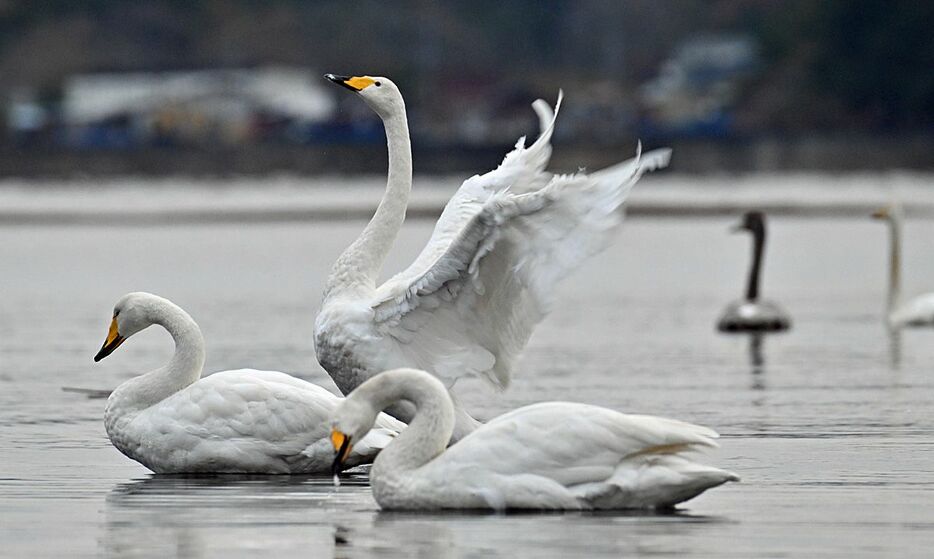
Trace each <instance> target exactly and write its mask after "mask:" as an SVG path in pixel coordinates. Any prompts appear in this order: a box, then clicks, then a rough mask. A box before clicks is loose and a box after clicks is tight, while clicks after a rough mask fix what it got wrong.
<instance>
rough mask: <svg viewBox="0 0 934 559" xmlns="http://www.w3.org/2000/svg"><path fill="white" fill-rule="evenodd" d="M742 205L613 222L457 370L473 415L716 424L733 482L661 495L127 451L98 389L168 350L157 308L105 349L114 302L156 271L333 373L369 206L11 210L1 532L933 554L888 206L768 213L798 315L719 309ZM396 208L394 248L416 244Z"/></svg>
mask: <svg viewBox="0 0 934 559" xmlns="http://www.w3.org/2000/svg"><path fill="white" fill-rule="evenodd" d="M733 221H734V220H733V219H732V218H721V217H710V218H703V219H698V218H677V219H671V218H648V217H635V218H632V219H630V220H628V221H627V223H626V226H625V227H624V228H623V230H622V231H621V233H620V235H619V238H618V239H617V241H616V243H615V244H614V245H613V246H612V247H611V248H610V249H609V250H608V251H606V252H605V253H603V254H601V255H600V256H599V257H597V258H595V259H593V260H591V261H590V262H589V263H588V264H587V265H586V266H584V267H582V268H581V269H580V270H579V271H578V272H577V273H576V274H575V275H574V276H573V277H571V278H570V279H569V280H568V281H567V282H565V283H564V284H562V287H561V293H560V295H559V297H558V304H557V305H556V307H555V309H554V312H553V313H552V314H551V315H550V316H549V317H548V318H547V319H546V321H545V322H544V323H543V324H542V325H541V326H540V327H539V329H538V330H537V331H536V333H535V335H534V336H533V338H532V341H531V344H530V346H529V348H528V349H527V351H526V353H525V356H524V358H523V359H522V361H521V362H520V364H519V368H518V371H517V374H516V378H515V381H514V384H513V385H512V387H511V388H510V389H509V390H508V391H507V392H505V393H503V394H494V393H491V392H489V391H485V390H482V389H481V388H480V387H478V386H476V385H470V384H469V383H466V385H465V386H464V387H463V388H464V394H465V396H464V397H465V399H467V400H468V402H469V403H470V406H469V408H470V409H472V410H474V411H475V412H476V413H477V414H478V415H479V416H481V417H486V418H489V417H492V416H494V415H496V414H498V413H501V412H503V411H505V410H508V409H510V408H513V407H515V406H519V405H523V404H529V403H533V402H538V401H542V400H557V399H561V400H575V401H581V402H588V403H592V404H598V405H602V406H608V407H612V408H614V409H618V410H621V411H625V412H633V413H648V414H656V415H663V416H668V417H673V418H677V419H682V420H687V421H692V422H696V423H700V424H703V425H707V426H710V427H713V428H715V429H717V430H718V431H719V432H720V433H721V434H722V435H723V438H722V448H721V449H719V450H717V451H715V452H712V453H710V454H709V455H708V456H707V457H706V460H707V461H709V462H710V463H713V464H715V465H718V466H721V467H724V468H727V469H730V470H733V471H735V472H737V473H738V474H739V475H740V476H741V477H742V479H743V481H742V482H741V483H735V484H730V485H727V486H724V487H721V488H718V489H715V490H712V491H710V492H708V493H706V494H704V495H702V496H701V497H699V498H697V499H695V500H693V501H690V502H688V503H686V504H685V505H683V506H682V508H681V509H680V510H679V512H677V513H676V514H664V515H655V514H645V513H636V514H633V513H628V514H627V513H619V514H605V513H604V514H586V513H575V514H548V515H532V514H508V515H496V514H489V515H487V514H399V513H383V512H380V511H379V510H378V508H377V506H376V504H375V502H374V501H373V499H372V497H371V496H370V492H369V488H368V487H367V484H366V478H365V477H362V476H361V477H357V478H354V479H351V480H347V483H345V484H343V485H342V486H341V487H340V488H334V487H332V486H331V482H330V479H316V478H288V477H252V478H229V477H228V478H224V477H218V478H179V477H157V476H153V475H151V474H150V473H148V472H147V470H145V469H144V468H143V467H142V466H140V465H138V464H136V463H135V462H132V461H130V460H128V459H126V458H125V457H123V456H122V455H121V454H120V453H118V452H117V451H116V450H115V449H114V448H113V447H111V445H110V443H109V442H108V440H107V438H106V436H105V434H104V429H103V424H102V413H103V407H104V400H102V399H92V398H88V397H87V396H85V395H84V394H81V393H74V392H67V391H63V390H62V388H63V387H80V388H93V389H110V388H113V387H115V386H116V385H117V384H119V383H120V382H122V381H123V380H125V379H127V378H130V377H132V376H134V375H136V374H138V373H142V372H145V371H148V370H150V369H153V368H155V367H157V366H160V365H161V364H163V363H164V362H165V361H166V360H167V359H168V358H169V356H170V355H171V352H172V349H173V348H172V343H171V339H170V338H169V336H168V334H167V333H165V332H164V331H162V330H160V329H157V328H151V329H150V330H147V331H145V332H143V333H141V334H140V335H138V336H135V337H134V338H133V339H132V340H131V341H130V342H128V343H126V344H125V345H124V346H123V347H122V348H120V350H119V351H117V352H116V353H115V354H114V355H113V356H112V357H110V358H108V359H107V360H105V361H103V362H101V363H99V364H95V363H94V362H93V361H92V359H91V358H92V356H93V355H94V354H95V353H96V352H97V350H98V348H99V347H100V344H101V342H102V341H103V339H104V336H105V334H106V331H107V326H108V324H109V320H110V315H111V312H112V307H113V304H114V302H115V301H116V300H117V299H118V298H119V297H120V296H121V295H123V294H124V293H126V292H129V291H139V290H144V291H151V292H154V293H157V294H160V295H162V296H165V297H168V298H170V299H172V300H173V301H175V302H176V303H178V304H179V305H181V306H182V307H184V308H185V309H186V310H188V311H189V312H190V313H191V315H192V316H193V317H194V318H195V320H196V321H198V323H199V324H200V325H201V327H202V329H203V331H204V335H205V339H206V340H207V344H208V361H207V367H206V371H207V372H212V371H218V370H223V369H227V368H239V367H245V366H251V367H256V368H265V369H274V370H281V371H286V372H289V373H292V374H295V375H297V376H300V377H302V378H305V379H308V380H312V381H316V382H321V383H322V384H325V385H326V386H328V387H330V388H332V389H333V385H332V384H331V383H330V380H329V379H328V378H327V377H326V376H325V375H324V373H323V372H322V371H321V369H320V368H319V367H318V365H317V363H316V362H315V358H314V351H313V348H312V328H313V322H314V317H315V312H316V310H317V306H318V304H319V301H320V294H321V291H322V288H323V282H324V279H325V276H326V273H327V270H328V269H329V267H330V264H331V262H333V260H334V259H335V257H336V256H337V254H338V253H339V252H340V250H341V249H342V248H343V247H344V246H345V245H346V244H347V243H349V242H350V240H351V239H352V238H353V237H354V236H355V235H356V233H357V232H359V230H360V229H361V228H362V226H363V223H364V222H363V221H356V220H351V221H327V222H318V223H301V222H282V223H263V222H256V223H251V224H248V225H235V224H223V223H212V224H207V225H197V224H190V223H188V224H181V225H172V224H170V223H166V224H161V225H149V226H142V227H136V226H132V225H111V226H107V227H104V226H95V225H86V224H85V225H70V226H64V225H54V224H49V223H46V224H43V225H28V224H19V225H10V224H7V225H5V226H3V225H2V223H0V264H2V273H0V294H2V303H0V555H3V556H8V557H63V556H68V557H79V556H81V557H84V556H104V557H110V556H112V557H129V556H156V557H217V556H223V557H239V556H264V557H287V556H292V555H295V556H305V557H330V556H334V557H426V558H436V557H484V558H487V557H504V558H513V557H535V558H541V557H604V556H605V557H620V556H654V557H712V556H716V557H737V558H749V557H787V556H799V557H863V556H867V557H869V556H876V557H930V553H931V549H932V548H934V366H932V364H934V330H916V331H906V332H904V333H902V334H901V336H900V337H894V336H890V335H889V334H888V332H887V330H886V329H885V327H884V326H883V322H882V320H881V313H882V309H883V302H884V294H885V288H886V278H887V270H886V263H887V258H888V257H887V248H888V245H887V242H888V239H887V237H886V229H885V228H884V227H883V226H882V225H881V224H879V223H874V222H872V221H870V220H868V219H865V220H862V219H856V218H846V219H818V218H812V219H803V218H792V217H780V218H776V219H773V220H772V221H771V222H770V225H771V229H770V236H769V244H768V246H767V254H766V264H765V273H764V285H763V289H764V293H765V295H766V296H767V297H768V298H771V299H774V300H776V301H778V302H780V303H782V304H783V305H784V306H785V307H786V309H787V310H788V311H789V312H790V313H791V315H792V317H793V320H794V327H793V329H792V331H791V332H789V333H787V334H781V335H772V336H767V337H765V338H762V339H760V340H754V339H750V338H749V337H747V336H745V335H732V336H727V335H720V334H718V333H716V332H715V330H714V323H715V320H716V318H717V315H718V313H719V312H720V310H721V309H722V308H723V307H724V306H725V305H726V303H727V302H728V301H729V300H731V299H733V298H735V297H737V296H738V295H739V294H740V293H741V292H742V288H743V284H744V281H745V273H746V266H747V262H748V257H749V239H748V238H747V237H745V236H741V235H730V234H729V233H728V232H727V229H728V226H729V225H731V223H732V222H733ZM432 225H433V223H432V222H431V221H428V220H421V221H418V220H416V221H410V222H408V223H407V225H406V228H405V230H404V232H403V234H402V235H401V237H400V239H399V241H398V242H397V248H396V250H395V251H394V253H393V255H392V257H391V258H390V259H389V262H388V265H387V272H388V273H391V272H395V271H397V270H398V269H400V268H401V267H402V266H403V265H404V264H407V263H408V262H409V261H410V259H411V258H412V257H413V256H414V255H415V254H416V253H417V252H418V251H419V250H420V248H421V246H422V243H423V242H424V240H425V239H426V238H427V236H428V234H429V233H430V230H431V227H432ZM905 237H906V238H905V254H904V260H905V281H906V285H905V290H904V291H905V292H906V293H908V294H915V293H921V292H925V291H927V290H930V289H934V258H931V255H932V254H934V222H932V221H930V220H913V221H909V222H908V223H907V224H906V235H905Z"/></svg>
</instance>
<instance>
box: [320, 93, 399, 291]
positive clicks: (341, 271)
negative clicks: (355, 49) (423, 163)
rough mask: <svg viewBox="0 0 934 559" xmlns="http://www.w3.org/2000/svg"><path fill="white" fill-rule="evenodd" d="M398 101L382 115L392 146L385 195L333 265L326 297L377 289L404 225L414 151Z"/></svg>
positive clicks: (387, 137)
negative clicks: (390, 251) (390, 252)
mask: <svg viewBox="0 0 934 559" xmlns="http://www.w3.org/2000/svg"><path fill="white" fill-rule="evenodd" d="M397 101H398V102H397V104H396V105H395V106H394V107H393V110H392V111H391V112H389V113H388V114H386V115H382V114H381V115H380V116H381V118H382V120H383V126H384V127H385V128H386V141H387V144H388V146H389V176H388V178H387V181H386V192H385V193H384V194H383V199H382V200H381V201H380V203H379V206H378V207H377V208H376V213H375V214H374V215H373V219H371V220H370V222H369V223H368V224H367V226H366V228H365V229H364V230H363V232H362V233H361V234H360V236H359V237H357V239H356V240H355V241H354V242H353V243H352V244H351V245H350V246H349V247H347V250H345V251H344V253H343V254H341V255H340V257H339V258H338V259H337V262H336V263H335V264H334V268H333V269H332V271H331V277H330V278H329V279H328V286H327V292H326V294H325V297H327V296H328V295H331V294H334V293H336V292H342V291H348V290H351V291H353V290H358V289H361V288H362V289H365V290H370V289H374V288H375V287H376V280H377V277H378V276H379V271H380V268H382V265H383V261H384V260H385V259H386V254H387V253H388V252H389V249H390V248H391V247H392V243H393V241H395V239H396V235H397V234H398V233H399V229H400V228H401V227H402V222H403V221H405V209H406V206H407V205H408V203H409V193H410V192H411V190H412V147H411V144H410V141H409V124H408V121H407V118H406V114H405V104H404V103H403V101H402V98H401V95H400V96H399V99H398V100H397Z"/></svg>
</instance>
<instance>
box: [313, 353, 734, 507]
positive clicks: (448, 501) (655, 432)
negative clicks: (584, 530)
mask: <svg viewBox="0 0 934 559" xmlns="http://www.w3.org/2000/svg"><path fill="white" fill-rule="evenodd" d="M402 400H405V401H408V402H411V403H412V404H413V405H414V406H415V416H414V417H413V418H412V421H411V422H410V423H409V425H408V427H406V428H405V429H404V430H403V431H402V433H400V434H399V436H398V437H396V439H395V440H394V441H392V442H391V443H389V445H388V446H387V447H386V448H385V449H384V450H383V451H382V453H380V455H379V456H377V457H376V460H375V461H374V462H373V468H372V469H371V470H370V485H371V487H372V490H373V497H374V498H375V499H376V502H377V503H378V504H379V506H380V507H382V508H384V509H400V510H435V509H493V510H507V509H545V510H580V509H632V508H636V509H644V508H655V509H658V508H669V507H672V506H674V505H676V504H678V503H680V502H683V501H686V500H688V499H691V498H693V497H696V496H697V495H699V494H701V493H703V492H704V491H706V490H707V489H710V488H712V487H716V486H718V485H721V484H723V483H726V482H728V481H736V480H738V479H739V478H737V477H736V474H733V473H731V472H727V471H724V470H720V469H718V468H713V467H710V466H704V465H702V464H699V463H697V462H695V461H693V460H691V458H690V454H691V453H692V452H693V451H695V450H698V449H700V448H703V447H715V446H716V443H715V442H714V439H715V438H716V437H717V434H716V433H715V432H714V431H711V430H710V429H707V428H706V427H700V426H698V425H691V424H689V423H682V422H680V421H674V420H671V419H664V418H660V417H651V416H645V415H625V414H622V413H619V412H616V411H613V410H609V409H606V408H601V407H597V406H589V405H585V404H576V403H570V402H547V403H541V404H534V405H531V406H526V407H523V408H519V409H516V410H513V411H511V412H508V413H506V414H504V415H501V416H499V417H497V418H495V419H493V420H492V421H490V422H489V423H487V424H485V425H482V426H481V427H479V428H477V429H476V430H474V431H473V432H472V433H470V434H469V435H467V436H466V437H464V438H463V439H461V440H460V441H458V443H457V444H455V445H452V446H451V447H450V448H446V447H447V445H448V440H449V439H450V437H451V433H452V432H453V430H454V422H455V417H454V404H453V402H452V401H451V398H450V396H449V395H448V392H447V390H446V389H445V387H444V385H443V384H442V383H441V382H440V381H439V380H438V379H436V378H435V377H433V376H431V375H429V374H428V373H426V372H424V371H419V370H415V369H397V370H394V371H387V372H385V373H382V374H379V375H377V376H376V377H374V378H372V379H370V380H368V381H366V382H365V383H363V384H361V385H360V387H358V388H357V389H356V390H354V391H353V392H352V393H351V394H349V395H348V396H347V398H346V399H345V400H344V401H343V402H341V404H340V405H339V406H338V407H337V410H336V411H335V412H334V417H333V419H332V422H331V425H332V432H331V442H332V444H333V445H334V449H335V450H337V457H336V458H335V461H334V469H335V475H337V472H338V471H340V469H341V468H342V467H343V466H342V461H343V458H344V456H347V455H348V453H349V452H352V451H353V448H354V445H355V443H354V441H357V440H360V438H361V437H365V436H366V435H367V433H368V432H369V431H370V428H371V427H372V426H373V421H374V420H375V418H376V417H377V413H379V411H380V410H382V409H385V408H387V407H389V406H391V405H392V404H394V403H396V402H398V401H402Z"/></svg>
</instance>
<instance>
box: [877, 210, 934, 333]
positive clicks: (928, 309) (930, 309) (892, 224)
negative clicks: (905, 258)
mask: <svg viewBox="0 0 934 559" xmlns="http://www.w3.org/2000/svg"><path fill="white" fill-rule="evenodd" d="M872 217H874V218H875V219H881V220H884V221H885V222H886V223H887V224H888V226H889V247H890V248H889V294H888V298H887V299H886V317H887V319H888V322H889V325H891V326H892V327H894V328H903V327H927V326H934V293H926V294H924V295H919V296H917V297H913V298H911V299H909V300H908V301H902V290H901V273H902V259H901V258H902V257H901V254H902V209H901V207H900V206H897V205H891V206H887V207H884V208H880V209H879V210H877V211H876V212H875V213H873V214H872Z"/></svg>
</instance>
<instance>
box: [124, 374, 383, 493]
mask: <svg viewBox="0 0 934 559" xmlns="http://www.w3.org/2000/svg"><path fill="white" fill-rule="evenodd" d="M338 401H339V398H338V397H337V396H335V395H334V394H331V393H330V392H328V391H327V390H326V389H324V388H323V387H321V386H318V385H315V384H312V383H309V382H305V381H303V380H300V379H298V378H295V377H292V376H290V375H287V374H285V373H280V372H276V371H258V370H254V369H240V370H236V371H223V372H219V373H215V374H212V375H210V376H207V377H204V378H202V379H200V380H199V381H197V382H195V383H194V384H192V385H190V386H188V387H187V388H185V389H183V390H180V391H179V392H177V393H175V394H173V395H172V396H170V397H168V398H166V399H165V400H163V401H161V402H159V403H158V404H156V405H153V406H151V407H149V408H146V409H144V410H142V411H140V412H138V413H136V414H134V415H132V416H130V417H128V418H127V419H126V420H125V421H115V422H113V423H112V424H108V426H107V427H108V429H107V431H108V435H109V436H110V438H111V440H112V442H113V443H114V445H115V446H116V447H117V448H118V449H119V450H120V451H121V452H123V453H124V454H126V455H127V456H129V457H130V458H133V459H134V460H137V461H138V462H140V463H142V464H143V465H144V466H146V467H148V468H149V469H151V470H153V471H154V472H156V473H195V472H211V473H272V474H275V473H281V474H287V473H299V472H307V473H312V472H321V473H324V472H327V471H329V466H330V462H331V460H332V459H333V451H332V450H331V449H330V443H329V442H328V435H329V423H328V422H329V418H330V416H331V413H332V412H333V410H334V408H335V407H336V405H337V403H338ZM390 421H391V420H390ZM387 426H388V423H387V421H386V418H385V417H381V418H380V420H379V422H378V423H377V429H376V430H374V432H373V435H372V436H368V437H367V438H366V439H364V441H361V443H365V442H366V443H367V444H363V445H362V446H361V451H358V452H367V453H369V456H366V457H364V456H363V455H360V454H358V456H357V457H356V458H355V461H356V462H357V463H360V462H364V461H368V460H372V458H373V457H374V456H375V454H376V452H378V449H379V448H382V447H383V446H385V444H386V443H388V440H385V441H382V442H374V441H381V438H382V437H384V436H385V430H386V427H387ZM398 426H399V427H401V424H398ZM348 465H353V464H350V463H348Z"/></svg>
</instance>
